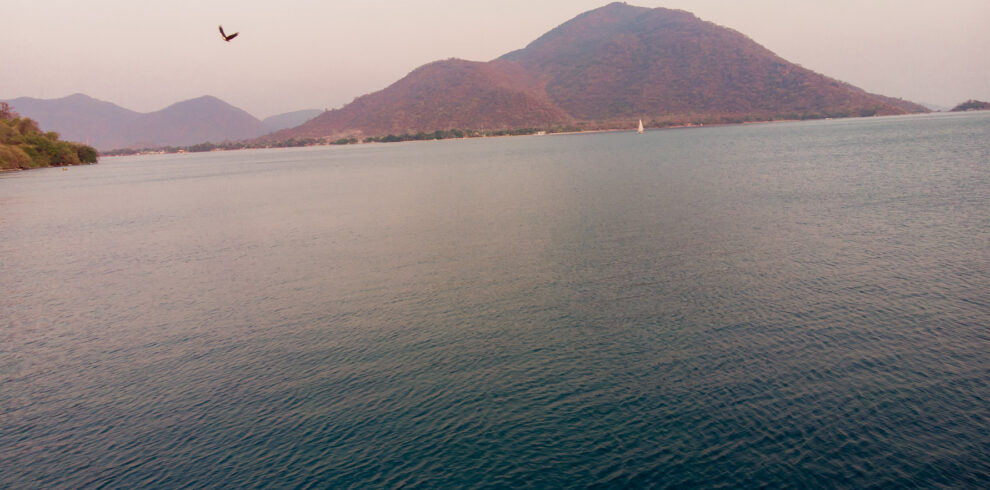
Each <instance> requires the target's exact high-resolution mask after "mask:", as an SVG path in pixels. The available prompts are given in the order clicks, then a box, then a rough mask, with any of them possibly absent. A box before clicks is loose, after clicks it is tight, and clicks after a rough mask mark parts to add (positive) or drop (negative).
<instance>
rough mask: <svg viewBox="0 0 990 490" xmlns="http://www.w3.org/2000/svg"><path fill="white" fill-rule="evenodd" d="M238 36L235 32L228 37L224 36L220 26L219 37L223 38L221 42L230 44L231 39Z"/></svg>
mask: <svg viewBox="0 0 990 490" xmlns="http://www.w3.org/2000/svg"><path fill="white" fill-rule="evenodd" d="M238 34H240V33H239V32H235V33H233V34H231V35H229V36H228V35H227V34H225V33H224V32H223V26H220V36H221V37H223V40H224V41H227V42H228V43H229V42H230V40H231V39H233V38H235V37H237V35H238Z"/></svg>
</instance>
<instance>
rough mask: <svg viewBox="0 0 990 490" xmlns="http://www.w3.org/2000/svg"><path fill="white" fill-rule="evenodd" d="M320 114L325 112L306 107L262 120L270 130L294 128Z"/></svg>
mask: <svg viewBox="0 0 990 490" xmlns="http://www.w3.org/2000/svg"><path fill="white" fill-rule="evenodd" d="M320 114H323V111H321V110H319V109H304V110H301V111H294V112H287V113H285V114H278V115H275V116H271V117H266V118H264V119H262V120H261V123H262V124H264V125H265V127H266V128H268V130H269V131H278V130H280V129H286V128H294V127H296V126H298V125H300V124H302V123H304V122H306V121H309V120H310V119H313V118H314V117H316V116H319V115H320Z"/></svg>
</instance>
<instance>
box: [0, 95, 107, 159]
mask: <svg viewBox="0 0 990 490" xmlns="http://www.w3.org/2000/svg"><path fill="white" fill-rule="evenodd" d="M98 159H99V153H98V152H97V151H96V149H95V148H93V147H92V146H89V145H84V144H82V143H75V142H72V141H62V140H60V139H59V135H58V133H56V132H54V131H49V132H44V131H42V130H41V128H40V127H38V123H37V122H35V121H34V120H33V119H30V118H26V117H20V115H19V114H17V113H16V112H14V111H13V110H11V108H10V106H8V105H7V104H6V103H4V102H0V171H9V170H23V169H29V168H41V167H62V166H66V165H81V164H90V163H96V162H97V160H98Z"/></svg>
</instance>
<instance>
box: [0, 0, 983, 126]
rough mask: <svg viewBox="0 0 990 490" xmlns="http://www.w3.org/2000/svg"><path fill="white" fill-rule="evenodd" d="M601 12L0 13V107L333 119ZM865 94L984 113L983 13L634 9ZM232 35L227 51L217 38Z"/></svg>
mask: <svg viewBox="0 0 990 490" xmlns="http://www.w3.org/2000/svg"><path fill="white" fill-rule="evenodd" d="M606 3H608V2H607V1H606V0H488V1H484V2H479V1H464V0H459V1H452V0H280V1H277V2H274V1H271V0H266V1H257V0H194V1H186V0H167V1H159V0H146V1H142V0H86V1H80V0H37V1H30V0H0V19H2V21H0V99H3V98H7V99H10V98H15V97H20V96H29V97H39V98H56V97H63V96H66V95H70V94H72V93H76V92H81V93H85V94H87V95H90V96H92V97H96V98H98V99H102V100H106V101H110V102H113V103H115V104H118V105H121V106H123V107H126V108H129V109H133V110H136V111H141V112H150V111H155V110H158V109H161V108H163V107H165V106H167V105H169V104H172V103H174V102H178V101H180V100H185V99H190V98H194V97H198V96H201V95H215V96H217V97H219V98H221V99H223V100H225V101H227V102H229V103H231V104H233V105H235V106H237V107H240V108H242V109H244V110H246V111H248V112H250V113H252V114H253V115H255V116H257V117H259V118H264V117H267V116H271V115H274V114H279V113H283V112H289V111H293V110H298V109H324V108H334V107H340V106H342V105H344V104H346V103H348V102H350V101H351V100H353V99H354V98H355V97H357V96H360V95H363V94H365V93H368V92H372V91H376V90H380V89H382V88H384V87H386V86H387V85H389V84H391V83H392V82H394V81H396V80H398V79H399V78H401V77H402V76H404V75H406V74H407V73H409V72H410V71H412V70H413V69H414V68H416V67H417V66H420V65H422V64H424V63H427V62H430V61H434V60H438V59H445V58H451V57H456V58H463V59H468V60H476V61H487V60H490V59H493V58H496V57H498V56H500V55H502V54H504V53H506V52H509V51H512V50H514V49H518V48H522V47H524V46H525V45H526V44H528V43H529V42H530V41H532V40H534V39H536V38H537V37H538V36H540V35H541V34H543V33H544V32H546V31H548V30H550V29H552V28H553V27H556V26H557V25H560V24H561V23H563V22H565V21H567V20H570V19H571V18H572V17H574V16H575V15H577V14H579V13H581V12H584V11H587V10H591V9H594V8H597V7H601V6H603V5H605V4H606ZM628 3H630V4H632V5H639V6H644V7H668V8H678V9H683V10H687V11H690V12H692V13H694V14H695V15H697V16H698V17H700V18H702V19H704V20H708V21H712V22H714V23H716V24H719V25H722V26H726V27H731V28H733V29H735V30H737V31H739V32H742V33H743V34H745V35H747V36H749V37H750V38H752V39H753V40H755V41H756V42H758V43H760V44H762V45H764V46H765V47H767V48H769V49H770V50H771V51H773V52H775V53H777V54H778V55H780V56H782V57H783V58H785V59H787V60H789V61H792V62H795V63H798V64H801V65H803V66H804V67H806V68H810V69H812V70H814V71H817V72H819V73H823V74H825V75H828V76H831V77H834V78H838V79H840V80H843V81H846V82H849V83H852V84H853V85H856V86H858V87H860V88H863V89H865V90H867V91H870V92H876V93H880V94H883V95H889V96H894V97H902V98H905V99H909V100H912V101H915V102H920V103H928V104H938V105H941V106H947V107H951V106H953V105H955V104H957V103H959V102H962V101H963V100H965V99H969V98H977V99H981V100H990V63H988V62H987V61H988V60H990V57H988V54H987V53H988V51H990V29H988V28H987V22H988V21H990V0H828V1H822V0H745V1H743V0H639V1H632V2H628ZM218 24H223V25H224V28H225V29H226V30H227V32H228V33H230V32H234V31H239V32H240V33H241V35H240V37H238V38H237V39H235V40H234V41H232V42H230V43H225V42H223V41H222V40H221V39H220V36H219V33H218V32H217V25H218Z"/></svg>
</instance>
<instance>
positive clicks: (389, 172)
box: [0, 113, 990, 488]
mask: <svg viewBox="0 0 990 490" xmlns="http://www.w3.org/2000/svg"><path fill="white" fill-rule="evenodd" d="M988 141H990V114H987V113H982V114H964V115H953V116H947V115H931V116H921V117H895V118H873V119H858V120H844V121H821V122H807V123H782V124H770V125H747V126H735V127H719V128H703V129H690V130H664V131H651V132H648V133H647V134H645V135H643V136H637V135H635V134H633V133H610V134H586V135H565V136H546V137H518V138H498V139H473V140H463V141H443V142H430V143H403V144H389V145H356V146H349V147H333V148H307V149H285V150H271V151H269V150H257V151H240V152H224V153H208V154H189V155H165V156H140V157H126V158H107V159H104V160H103V162H101V163H100V164H99V165H95V166H89V167H74V168H71V169H69V170H68V171H60V170H58V169H50V170H47V169H46V170H37V171H30V172H20V173H15V174H4V175H2V176H0V313H2V314H0V382H2V385H0V487H9V488H53V487H68V488H80V487H82V488H88V487H113V488H135V487H176V486H192V487H207V488H209V487H243V486H275V487H336V488H348V487H352V488H365V487H369V486H370V487H414V488H415V487H447V488H449V487H464V486H467V487H583V486H593V485H604V486H617V487H618V486H622V487H628V486H634V487H682V486H705V487H713V486H714V487H718V486H747V487H751V486H761V485H765V486H770V487H778V486H786V487H794V486H825V487H850V488H862V487H872V486H891V485H894V486H901V485H920V486H924V487H930V486H949V487H978V486H986V485H990V456H988V455H990V143H988Z"/></svg>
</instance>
